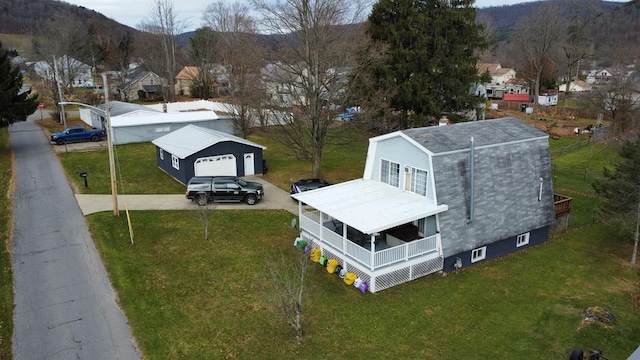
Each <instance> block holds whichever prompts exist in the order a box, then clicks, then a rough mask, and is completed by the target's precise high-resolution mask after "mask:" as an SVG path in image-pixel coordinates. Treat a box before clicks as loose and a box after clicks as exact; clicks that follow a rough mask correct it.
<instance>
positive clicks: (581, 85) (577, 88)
mask: <svg viewBox="0 0 640 360" xmlns="http://www.w3.org/2000/svg"><path fill="white" fill-rule="evenodd" d="M570 90H571V92H585V91H591V84H589V83H587V82H586V81H582V80H577V81H572V82H571V87H570ZM558 91H560V92H566V91H567V84H566V83H564V84H562V85H560V86H559V87H558Z"/></svg>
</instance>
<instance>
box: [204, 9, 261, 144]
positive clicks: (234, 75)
mask: <svg viewBox="0 0 640 360" xmlns="http://www.w3.org/2000/svg"><path fill="white" fill-rule="evenodd" d="M202 20H203V22H204V24H205V25H206V26H208V27H209V28H210V29H212V30H213V31H214V32H215V35H216V38H217V41H216V43H215V45H216V55H217V56H216V59H218V60H219V61H220V62H221V64H222V65H223V67H224V69H225V70H226V75H227V78H226V80H227V82H226V84H224V83H223V84H221V85H224V87H225V89H226V90H227V91H228V92H229V95H230V96H231V99H229V101H230V102H231V103H233V107H232V108H233V111H230V112H229V113H230V114H232V116H233V124H234V130H235V132H236V133H237V134H239V135H240V136H242V137H247V136H248V135H249V133H250V132H251V129H252V127H253V126H254V125H255V124H256V123H258V121H257V120H256V119H255V117H256V116H255V114H256V113H257V109H259V108H260V107H261V104H262V101H261V100H262V98H263V96H261V94H262V91H261V87H260V86H259V85H260V78H259V75H260V68H261V67H262V64H263V59H262V55H263V53H264V46H263V45H262V44H260V43H259V41H258V35H257V32H256V27H255V20H254V18H253V17H252V16H251V15H250V11H249V7H248V6H247V5H246V4H244V3H241V2H234V3H230V4H228V3H224V2H222V1H218V2H216V3H213V4H211V5H209V6H208V7H207V9H206V11H205V13H204V15H203V17H202Z"/></svg>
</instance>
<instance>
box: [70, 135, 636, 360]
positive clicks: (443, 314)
mask: <svg viewBox="0 0 640 360" xmlns="http://www.w3.org/2000/svg"><path fill="white" fill-rule="evenodd" d="M343 135H344V138H345V139H346V140H345V141H343V142H341V143H332V144H330V145H328V146H327V151H326V153H325V156H324V158H323V165H324V173H323V176H324V177H325V178H326V179H327V180H329V181H330V182H340V181H345V180H349V179H353V178H358V177H361V176H362V171H363V168H364V161H365V158H366V149H367V146H368V140H367V139H368V136H367V135H366V134H360V133H357V132H355V131H352V132H346V133H344V134H343ZM250 139H251V140H252V141H255V142H257V143H259V144H263V145H265V146H267V150H265V158H266V159H267V163H268V165H269V172H268V173H267V174H266V175H265V176H264V178H265V179H266V180H267V181H270V182H272V183H274V184H276V185H277V186H279V187H281V188H284V189H288V187H289V183H290V179H297V178H303V177H308V176H310V169H311V166H310V164H309V163H308V162H306V161H302V160H299V159H296V157H295V156H294V155H293V154H291V153H290V151H288V150H287V149H286V148H285V147H283V146H282V145H281V144H279V143H277V142H276V141H274V140H273V136H272V134H269V133H268V132H265V133H258V134H254V135H253V136H252V137H251V138H250ZM579 140H580V139H579V137H566V138H561V139H559V140H550V146H551V150H552V152H553V153H554V154H557V153H559V152H557V151H556V150H558V149H567V151H563V152H562V153H561V154H562V155H554V156H553V158H552V163H553V165H554V172H553V176H554V186H555V190H556V192H559V193H561V194H563V195H568V196H571V197H573V198H574V200H573V207H572V216H571V220H570V222H569V229H570V231H569V232H568V233H565V234H561V235H555V236H553V237H552V238H551V239H550V240H549V242H547V243H546V244H544V245H541V246H537V247H534V248H531V249H528V250H525V251H521V252H518V253H515V254H511V255H509V256H506V257H503V258H500V259H497V260H492V261H489V262H487V263H484V264H481V265H479V266H475V267H472V268H467V269H464V270H462V271H460V272H458V273H454V274H449V275H448V276H446V277H443V276H440V275H431V276H428V277H425V278H421V279H418V280H416V281H412V282H410V283H407V284H403V285H400V286H397V287H394V288H391V289H388V290H385V291H382V292H379V293H377V294H370V293H368V294H361V293H360V292H358V291H357V290H356V289H355V288H353V287H349V286H346V285H344V284H343V283H342V281H341V280H340V279H339V277H337V276H336V275H332V274H328V273H326V272H325V271H324V269H322V268H321V267H320V266H318V265H314V266H313V267H312V270H313V271H312V272H311V274H310V275H309V278H308V280H309V286H308V301H307V303H306V307H305V319H304V322H305V340H304V341H303V342H302V343H301V344H297V343H296V341H295V337H294V332H293V330H292V329H291V328H290V327H288V326H287V325H286V324H285V323H284V322H283V320H282V319H281V318H280V315H279V310H278V309H274V308H272V307H271V306H270V305H269V304H268V303H267V302H266V301H265V300H264V296H263V292H262V289H263V287H264V286H263V283H262V281H263V278H262V274H263V270H264V266H265V265H264V264H265V260H264V259H265V257H267V256H273V253H274V252H277V251H281V252H284V253H285V254H287V256H290V257H291V258H293V257H294V255H295V250H294V248H293V247H292V243H293V239H294V238H295V236H296V235H297V233H296V232H295V231H294V230H293V229H291V227H290V223H291V218H292V215H291V214H289V213H287V212H284V211H260V210H255V211H254V210H252V211H231V210H225V211H215V210H214V212H213V215H211V218H210V228H209V233H210V238H209V239H208V240H204V235H203V225H202V222H201V219H200V218H199V216H198V214H197V213H196V212H189V211H162V212H156V211H136V212H132V224H133V229H134V233H135V245H133V246H131V245H130V243H129V235H128V230H127V226H126V218H124V217H120V218H114V217H113V216H111V214H110V213H107V212H104V213H100V214H94V215H91V216H89V217H88V218H87V219H88V222H89V226H90V229H91V233H92V234H93V238H94V240H95V241H96V244H97V246H98V248H99V249H100V252H101V254H102V258H103V259H104V262H105V265H106V267H107V269H108V271H109V273H110V276H111V279H112V281H113V283H114V286H115V288H116V289H117V292H118V294H119V300H120V303H121V304H122V306H123V308H124V310H125V312H126V314H127V316H128V318H129V321H130V323H131V326H132V328H133V331H134V334H135V336H136V339H137V341H138V344H139V345H140V347H141V350H142V352H143V354H144V356H145V358H148V359H167V358H179V357H182V358H191V359H202V358H211V359H218V358H237V359H254V358H265V359H266V358H283V359H312V358H318V357H320V356H337V357H341V358H349V359H351V358H353V359H369V358H385V357H386V358H406V359H410V358H411V359H412V358H424V359H457V358H463V359H464V358H474V359H475V358H477V359H511V358H523V357H526V358H530V359H566V358H567V356H568V354H569V352H570V351H571V349H572V348H574V347H582V348H585V349H588V348H599V349H602V350H604V352H605V355H606V356H607V357H608V358H610V359H625V358H626V357H627V356H628V355H629V354H630V353H631V352H632V351H633V350H634V349H635V348H636V347H637V346H638V345H639V344H638V342H637V341H638V339H639V338H640V322H639V321H638V318H639V316H638V315H639V314H638V301H639V300H638V299H639V298H640V289H639V288H638V269H637V267H635V268H634V267H631V266H629V265H628V260H629V256H630V254H631V243H630V241H629V240H628V239H619V238H617V237H616V235H614V234H615V231H613V230H612V229H609V228H608V227H607V226H606V225H603V224H601V223H595V224H594V220H596V219H595V218H594V210H595V208H596V206H597V205H598V201H597V199H596V198H595V196H594V194H593V191H592V189H591V185H590V184H591V182H592V181H593V179H594V178H596V177H597V176H598V174H599V173H600V171H601V169H602V167H604V166H606V165H608V164H610V163H611V161H612V159H614V156H615V155H614V152H613V151H612V150H611V149H608V148H605V147H603V146H601V145H600V144H597V143H590V144H587V145H584V146H572V145H573V144H574V143H575V142H577V141H579ZM116 154H117V158H118V164H119V165H118V172H119V179H120V180H119V181H120V185H119V191H120V192H123V193H128V194H132V193H171V192H180V193H181V192H182V191H183V187H182V185H180V184H178V183H177V182H175V181H174V180H172V179H170V178H169V177H168V176H167V175H166V174H164V173H162V172H161V171H160V170H157V167H156V165H155V154H154V150H153V147H152V146H151V145H149V144H132V145H124V146H117V147H116ZM60 157H61V159H62V162H63V164H64V166H65V168H66V171H67V173H68V174H70V178H71V179H72V181H73V182H75V186H76V187H78V188H80V189H82V183H81V179H80V178H79V177H77V176H74V175H75V174H77V173H79V172H80V171H88V172H89V174H90V175H89V183H90V186H89V189H86V190H85V189H82V191H86V192H90V193H108V192H109V184H108V181H109V179H108V160H107V157H106V152H104V151H103V152H98V153H83V154H72V153H65V154H61V156H60ZM91 166H94V167H91ZM585 170H586V172H585ZM101 174H102V175H101ZM140 179H145V181H140ZM589 306H603V307H605V308H607V309H609V310H610V311H612V312H613V313H614V314H615V315H616V321H615V323H614V324H612V325H609V326H602V325H598V324H590V325H582V323H581V321H582V319H583V314H582V311H583V309H584V308H586V307H589Z"/></svg>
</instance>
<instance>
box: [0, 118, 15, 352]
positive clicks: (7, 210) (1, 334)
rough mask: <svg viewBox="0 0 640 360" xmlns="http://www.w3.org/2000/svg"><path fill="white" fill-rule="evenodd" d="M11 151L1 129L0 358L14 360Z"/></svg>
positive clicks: (7, 134) (5, 133) (6, 135)
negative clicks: (12, 357)
mask: <svg viewBox="0 0 640 360" xmlns="http://www.w3.org/2000/svg"><path fill="white" fill-rule="evenodd" d="M11 175H12V171H11V152H10V150H9V132H8V131H7V129H0V359H10V358H11V356H12V355H11V352H12V351H11V334H12V333H13V272H12V271H11V256H10V252H9V249H11V245H10V242H11V239H10V238H9V235H10V234H9V230H10V229H9V226H10V224H11V222H12V219H11V199H10V198H9V194H10V186H11Z"/></svg>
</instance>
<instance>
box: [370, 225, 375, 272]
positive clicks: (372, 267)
mask: <svg viewBox="0 0 640 360" xmlns="http://www.w3.org/2000/svg"><path fill="white" fill-rule="evenodd" d="M369 236H371V247H370V249H369V250H370V251H371V265H370V266H369V268H370V269H371V271H374V270H375V268H376V264H375V260H376V253H375V251H376V237H375V235H373V234H371V235H369Z"/></svg>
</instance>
